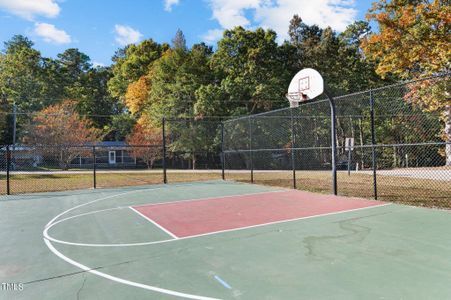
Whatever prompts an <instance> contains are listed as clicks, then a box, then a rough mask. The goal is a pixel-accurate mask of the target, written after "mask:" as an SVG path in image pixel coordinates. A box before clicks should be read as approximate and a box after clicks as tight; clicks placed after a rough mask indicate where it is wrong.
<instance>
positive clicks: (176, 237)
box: [128, 206, 179, 239]
mask: <svg viewBox="0 0 451 300" xmlns="http://www.w3.org/2000/svg"><path fill="white" fill-rule="evenodd" d="M128 208H130V209H131V210H133V211H134V212H135V213H137V214H138V215H140V216H141V217H143V218H144V219H145V220H147V221H149V222H150V223H152V224H153V225H155V226H157V227H158V228H160V229H161V230H162V231H164V232H165V233H166V234H168V235H170V236H171V237H173V238H174V239H178V238H179V237H178V236H176V235H175V234H173V233H172V232H170V231H169V230H167V229H166V228H164V227H163V226H161V225H160V224H158V223H157V222H155V221H154V220H152V219H151V218H149V217H148V216H146V215H144V214H142V213H141V212H139V211H137V210H136V209H134V208H133V207H131V206H129V207H128Z"/></svg>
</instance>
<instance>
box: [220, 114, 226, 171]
mask: <svg viewBox="0 0 451 300" xmlns="http://www.w3.org/2000/svg"><path fill="white" fill-rule="evenodd" d="M221 163H222V165H221V167H222V180H225V153H224V122H221Z"/></svg>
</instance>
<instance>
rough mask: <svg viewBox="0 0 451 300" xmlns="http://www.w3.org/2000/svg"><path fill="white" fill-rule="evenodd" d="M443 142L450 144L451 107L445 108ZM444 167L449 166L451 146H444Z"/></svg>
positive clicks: (450, 162)
mask: <svg viewBox="0 0 451 300" xmlns="http://www.w3.org/2000/svg"><path fill="white" fill-rule="evenodd" d="M444 119H445V141H446V142H447V143H451V105H446V106H445V112H444ZM445 156H446V165H447V166H451V144H446V146H445Z"/></svg>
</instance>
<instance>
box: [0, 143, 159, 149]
mask: <svg viewBox="0 0 451 300" xmlns="http://www.w3.org/2000/svg"><path fill="white" fill-rule="evenodd" d="M2 147H5V148H6V147H10V148H16V150H17V149H21V148H22V149H32V148H90V149H92V148H93V147H95V148H139V147H141V148H151V147H155V148H157V147H158V148H160V147H163V145H162V144H157V145H145V144H140V145H137V144H124V145H96V144H92V145H76V144H73V145H72V144H54V145H50V144H32V145H30V144H15V145H13V144H9V145H0V148H2Z"/></svg>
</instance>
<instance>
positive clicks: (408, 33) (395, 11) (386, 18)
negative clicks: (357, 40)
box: [362, 0, 451, 165]
mask: <svg viewBox="0 0 451 300" xmlns="http://www.w3.org/2000/svg"><path fill="white" fill-rule="evenodd" d="M367 18H368V19H369V20H372V21H376V22H377V23H378V25H379V32H378V33H373V34H371V35H369V36H368V37H367V38H365V39H363V40H362V47H363V50H364V52H365V55H366V56H367V57H368V59H370V60H373V61H374V62H376V64H377V68H376V72H377V73H378V74H380V75H381V76H387V75H389V74H395V75H398V76H401V77H402V78H416V77H421V76H424V75H428V74H429V75H430V74H433V73H437V72H443V71H449V68H450V62H451V51H450V50H449V45H450V35H449V32H450V22H449V20H450V19H451V6H449V3H448V2H447V1H441V0H433V1H428V0H392V1H390V2H388V1H387V0H380V1H379V2H375V3H374V4H373V7H372V9H371V10H370V13H369V14H368V15H367ZM449 86H450V80H449V77H447V78H445V79H444V81H443V83H442V84H436V83H432V84H431V83H428V81H423V82H419V83H418V84H413V85H411V90H410V92H409V93H408V94H407V95H406V97H405V99H406V100H407V101H412V102H413V103H415V104H417V105H418V106H420V107H422V108H423V109H424V110H426V111H430V112H438V113H440V115H441V118H442V120H443V123H444V131H443V136H444V140H445V141H446V142H451V98H450V96H449V94H450V91H449ZM445 152H446V162H447V165H451V145H450V144H447V146H446V151H445Z"/></svg>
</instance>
